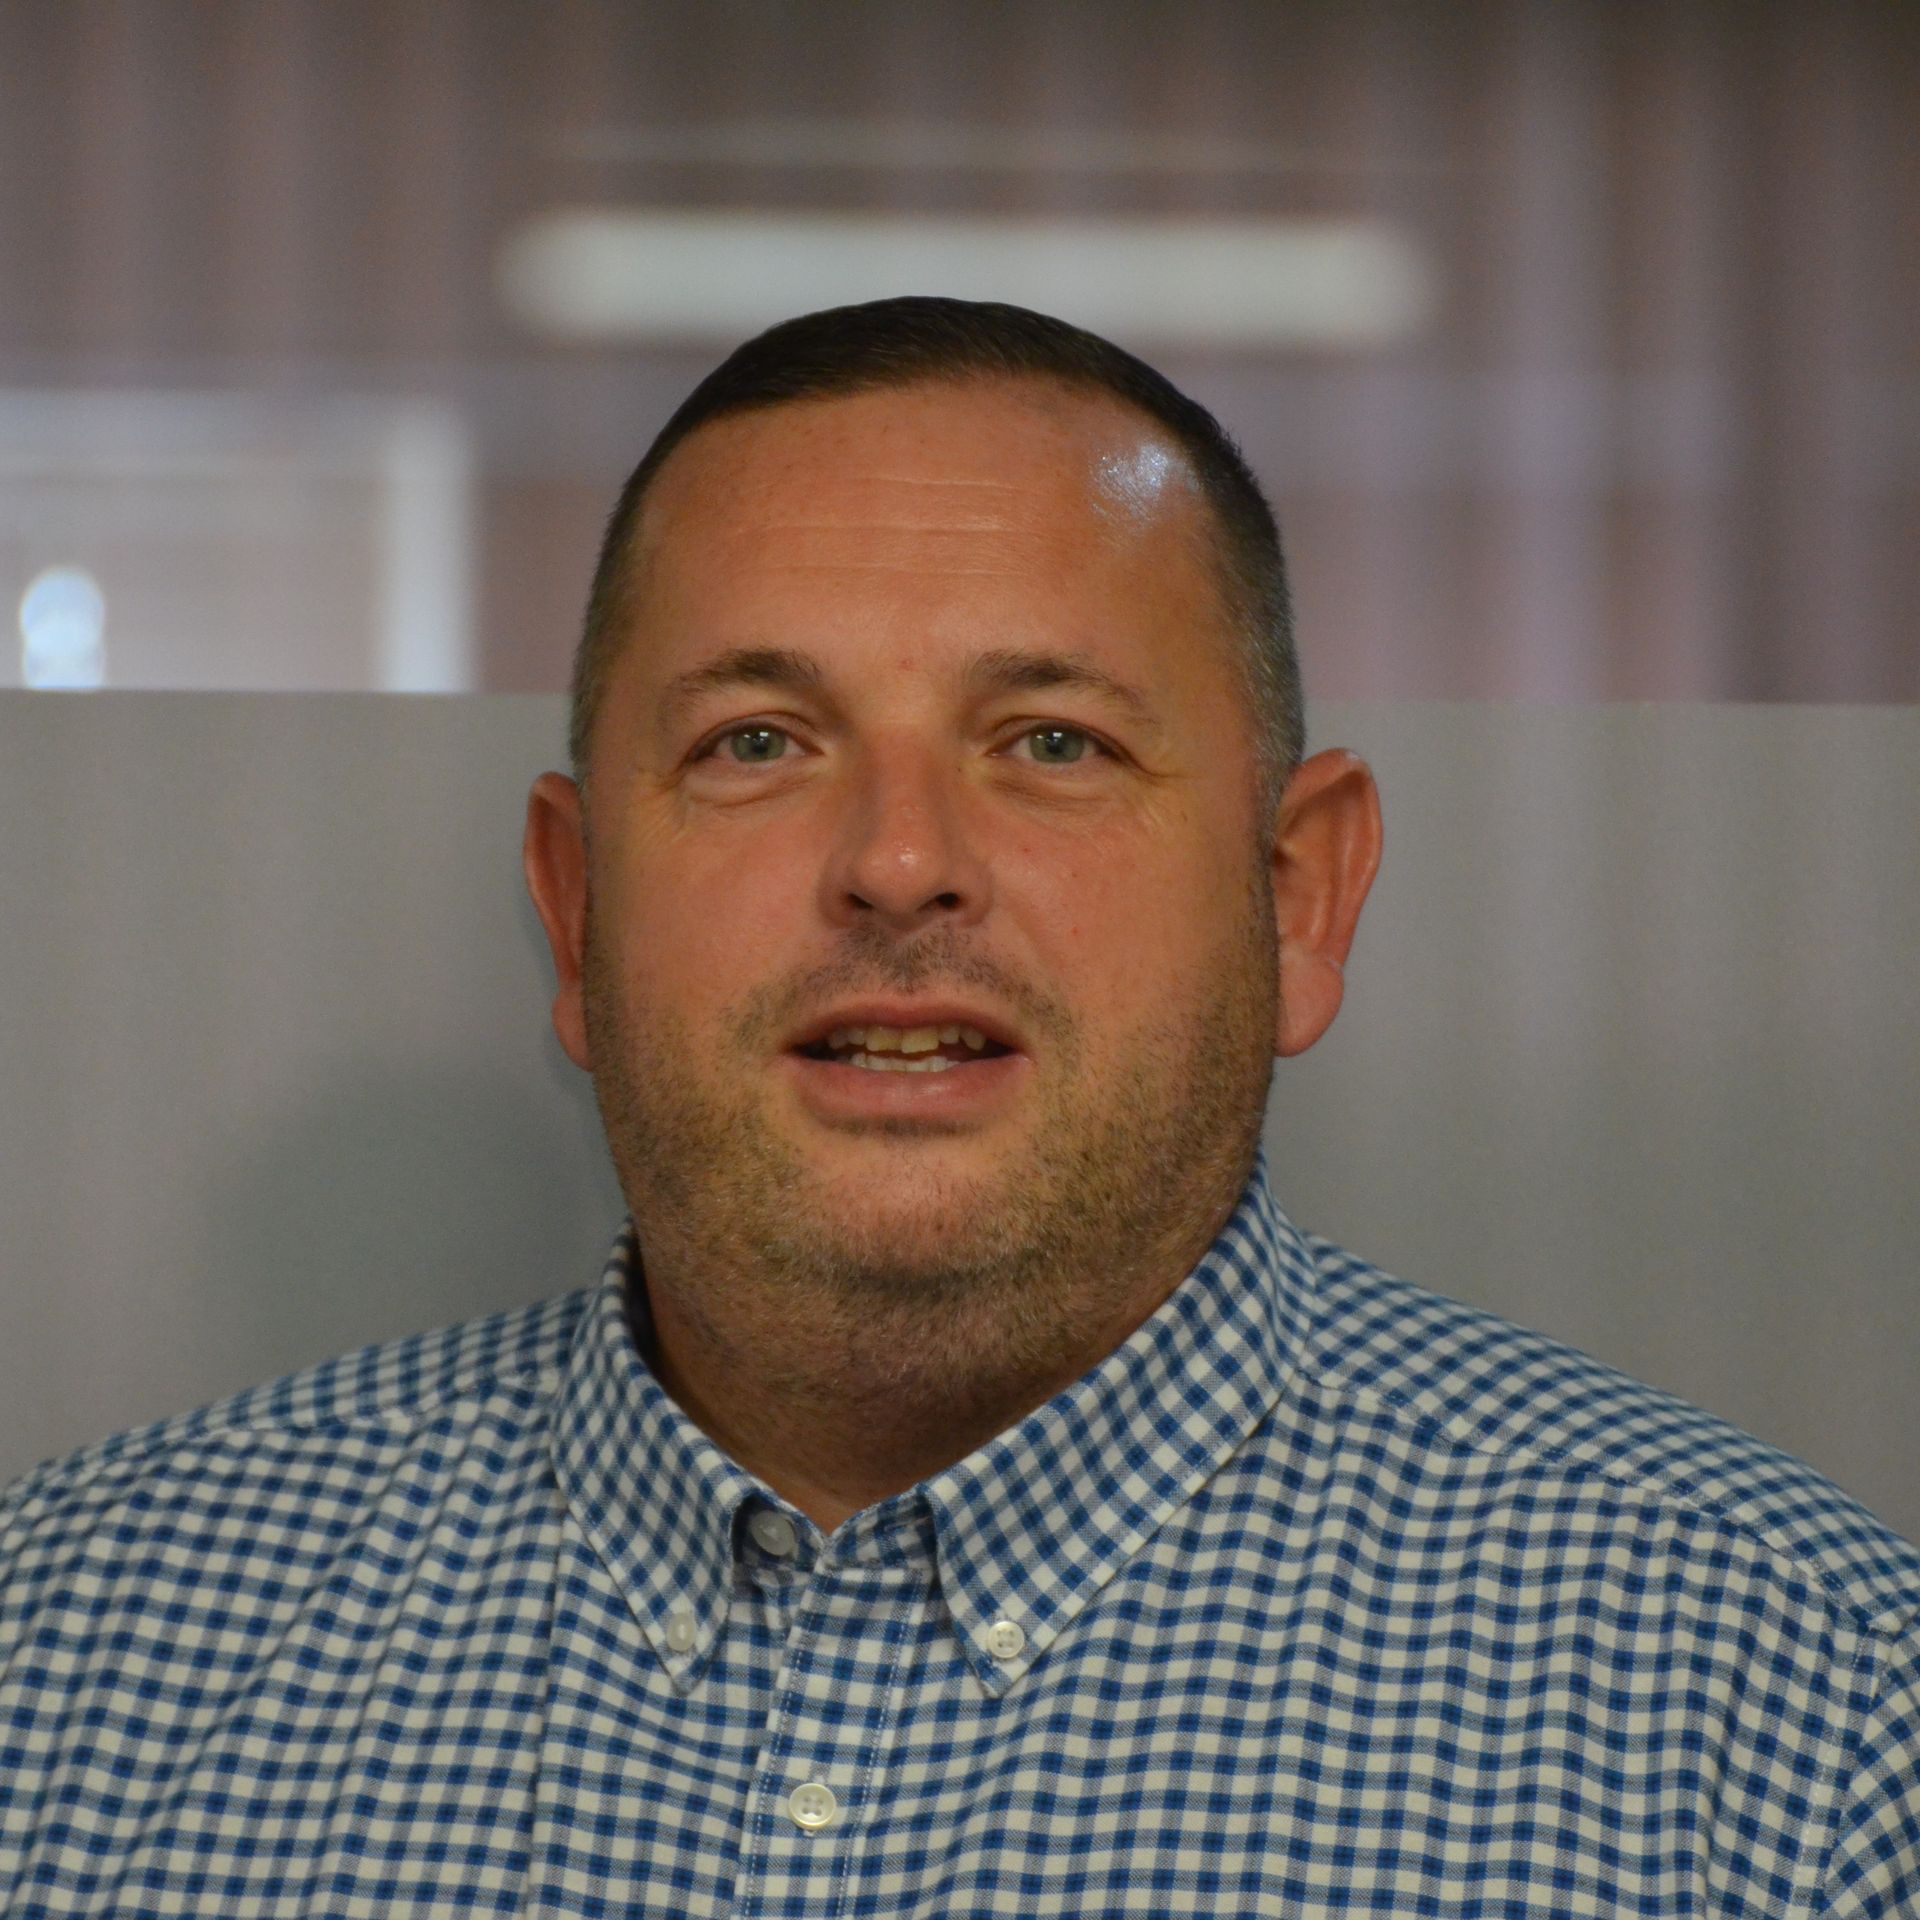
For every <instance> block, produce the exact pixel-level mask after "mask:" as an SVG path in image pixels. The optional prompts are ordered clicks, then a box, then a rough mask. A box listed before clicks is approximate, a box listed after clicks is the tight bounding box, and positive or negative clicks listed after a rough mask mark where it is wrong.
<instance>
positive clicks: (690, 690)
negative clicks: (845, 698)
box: [654, 647, 827, 732]
mask: <svg viewBox="0 0 1920 1920" xmlns="http://www.w3.org/2000/svg"><path fill="white" fill-rule="evenodd" d="M826 685H827V677H826V675H825V674H824V673H823V672H821V670H820V663H819V661H817V660H816V659H814V657H813V656H812V655H811V654H807V653H799V652H796V651H795V650H794V649H793V648H792V647H729V648H728V649H727V651H726V652H725V653H721V654H716V655H715V656H714V657H713V659H711V660H709V661H708V662H707V663H706V664H705V665H704V666H700V667H691V668H689V669H688V670H687V671H686V672H685V673H676V674H675V675H674V676H673V678H672V679H671V680H669V681H668V682H667V684H666V686H665V687H664V688H662V689H661V693H660V699H659V703H658V704H657V705H656V706H655V708H654V723H655V725H656V726H658V727H659V728H660V729H661V731H662V732H670V731H671V730H672V729H673V727H674V726H675V725H676V724H677V723H678V721H679V719H680V717H681V715H682V714H684V713H685V712H686V710H687V709H688V708H689V707H691V706H693V705H694V704H695V702H697V701H698V700H699V699H700V698H701V697H702V696H703V695H705V694H709V693H717V692H721V691H723V690H724V689H726V688H728V687H766V688H768V689H770V690H771V691H773V692H775V693H810V694H816V695H818V694H822V693H824V692H825V691H826Z"/></svg>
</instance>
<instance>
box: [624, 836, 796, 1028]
mask: <svg viewBox="0 0 1920 1920" xmlns="http://www.w3.org/2000/svg"><path fill="white" fill-rule="evenodd" d="M764 852H765V850H763V849H758V848H753V847H749V846H747V845H744V844H742V845H739V846H735V847H730V848H727V849H725V850H724V851H722V852H719V853H716V851H715V850H713V849H709V848H697V847H693V846H691V845H689V844H688V843H687V842H685V841H675V840H672V839H665V840H663V841H662V842H661V843H660V844H658V845H652V846H637V847H636V848H635V849H634V850H633V851H632V853H631V854H630V855H629V857H628V858H627V859H626V860H625V861H624V862H623V863H622V866H621V868H620V870H619V872H618V873H617V874H616V875H614V876H612V878H611V882H610V884H609V885H608V887H607V889H606V895H605V897H606V901H607V905H606V908H605V910H604V911H605V915H606V917H607V919H608V921H609V923H610V924H609V925H608V927H607V930H606V934H607V937H608V939H609V940H610V942H611V943H612V946H613V950H614V951H616V952H617V953H618V955H619V965H620V971H621V973H622V975H623V976H624V977H625V978H626V979H628V980H630V981H632V982H633V983H634V985H635V987H636V989H637V990H638V992H639V994H640V995H641V997H642V998H643V999H644V1000H646V1001H647V1002H648V1003H649V1004H652V1005H656V1006H668V1007H671V1008H673V1009H674V1010H675V1011H676V1012H677V1013H679V1014H681V1015H683V1016H684V1017H686V1018H687V1019H689V1020H690V1021H692V1022H693V1023H695V1024H698V1022H699V1020H700V1018H701V1014H702V1011H703V1010H705V1009H722V1008H728V1007H731V1006H734V1005H735V1004H737V1003H738V1001H739V1000H740V999H741V998H742V996H743V995H744V994H745V993H746V992H747V991H748V990H749V989H751V988H753V987H755V986H757V985H760V984H761V983H763V982H764V981H766V980H767V979H768V978H769V977H770V976H771V975H772V974H775V973H777V972H778V971H780V969H781V965H782V962H783V958H784V959H786V960H788V961H790V959H791V954H790V951H789V950H790V948H791V943H792V938H793V929H794V927H795V926H796V925H797V924H799V920H798V918H797V916H799V915H800V914H802V913H803V912H804V910H805V907H806V903H807V900H808V898H809V896H810V892H811V886H810V882H809V879H808V876H807V873H806V871H805V867H804V863H803V862H801V861H798V860H795V859H791V858H783V857H780V856H778V855H777V854H767V855H766V857H763V853H764Z"/></svg>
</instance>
